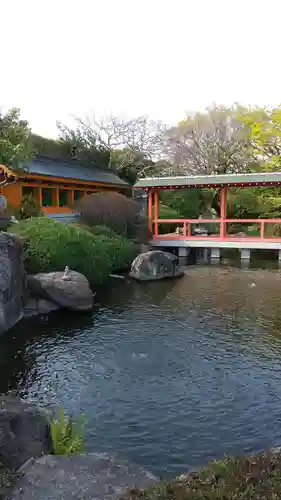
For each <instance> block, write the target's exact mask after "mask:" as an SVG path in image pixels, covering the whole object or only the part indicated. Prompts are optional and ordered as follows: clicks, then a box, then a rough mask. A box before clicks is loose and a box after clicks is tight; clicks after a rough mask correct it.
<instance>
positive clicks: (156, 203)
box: [154, 191, 159, 236]
mask: <svg viewBox="0 0 281 500" xmlns="http://www.w3.org/2000/svg"><path fill="white" fill-rule="evenodd" d="M158 218H159V193H158V191H154V221H155V222H154V236H158Z"/></svg>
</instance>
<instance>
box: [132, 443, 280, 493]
mask: <svg viewBox="0 0 281 500" xmlns="http://www.w3.org/2000/svg"><path fill="white" fill-rule="evenodd" d="M280 459H281V454H280V452H278V453H272V452H269V453H264V454H261V455H256V456H252V457H241V458H227V459H225V460H221V461H217V462H213V463H212V464H210V466H209V467H207V468H204V469H201V470H199V471H198V472H192V473H190V474H186V475H183V476H180V477H179V478H178V479H176V480H174V481H171V482H163V483H157V484H155V485H154V486H152V487H150V488H148V489H146V490H139V489H137V488H136V489H134V490H131V491H128V493H127V494H125V495H123V496H122V499H123V500H203V499H205V500H213V499H214V500H215V499H221V500H251V499H255V500H273V499H279V498H281V482H280V476H281V460H280Z"/></svg>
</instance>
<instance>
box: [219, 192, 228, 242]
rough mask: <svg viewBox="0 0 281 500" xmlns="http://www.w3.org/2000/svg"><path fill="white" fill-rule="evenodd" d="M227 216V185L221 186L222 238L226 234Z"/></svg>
mask: <svg viewBox="0 0 281 500" xmlns="http://www.w3.org/2000/svg"><path fill="white" fill-rule="evenodd" d="M226 216H227V185H225V186H223V187H222V188H221V192H220V238H221V239H224V238H225V236H226V222H225V220H226Z"/></svg>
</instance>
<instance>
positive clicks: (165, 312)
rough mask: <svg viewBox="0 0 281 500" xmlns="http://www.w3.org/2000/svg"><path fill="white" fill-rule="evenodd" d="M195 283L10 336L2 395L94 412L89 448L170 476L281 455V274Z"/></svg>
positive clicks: (191, 277)
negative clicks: (274, 452)
mask: <svg viewBox="0 0 281 500" xmlns="http://www.w3.org/2000/svg"><path fill="white" fill-rule="evenodd" d="M187 273H188V274H187V275H186V276H185V277H184V278H183V279H181V280H178V281H177V280H176V281H168V280H167V281H162V282H157V283H150V284H141V285H140V284H138V283H135V282H131V283H130V282H128V281H127V280H114V281H113V282H112V287H111V288H110V290H107V291H104V293H103V294H102V296H101V297H100V299H99V303H98V304H97V305H96V307H95V309H94V311H93V313H91V314H82V315H79V314H78V315H77V314H71V313H63V314H62V313H58V314H57V313H56V314H54V315H53V316H50V317H49V319H48V318H43V317H42V318H37V319H34V320H32V321H31V320H30V321H25V322H23V323H21V324H20V325H18V326H17V327H16V328H14V329H13V330H12V331H10V332H8V333H7V334H6V335H5V336H2V337H1V338H0V370H1V377H0V392H1V393H6V392H7V391H9V390H13V391H17V392H18V393H19V394H21V395H22V396H23V397H25V398H28V399H29V400H32V401H35V402H38V403H40V404H41V405H45V406H48V407H54V408H57V407H59V406H63V407H64V408H65V409H66V410H67V411H68V412H70V413H73V414H74V415H79V414H80V413H81V412H85V414H86V415H87V419H88V423H87V429H86V441H87V448H88V449H89V450H114V451H118V452H121V453H122V454H123V455H125V456H127V457H128V458H130V459H131V460H134V461H135V462H137V463H139V464H141V465H144V466H145V467H147V468H148V469H150V470H151V471H152V472H155V473H157V474H159V475H161V476H165V475H176V474H180V473H182V472H184V471H187V470H188V469H189V468H190V467H195V466H200V465H202V464H205V463H206V462H208V461H209V460H211V459H214V458H219V457H222V456H223V455H224V454H241V453H248V452H252V451H258V450H261V449H264V448H267V447H269V446H275V445H280V443H281V423H280V422H281V310H280V298H281V273H280V271H278V270H276V269H271V270H270V269H258V270H249V269H248V270H247V269H244V270H243V269H237V268H235V267H226V266H221V267H212V266H209V267H208V266H200V265H197V266H194V267H193V266H192V267H188V268H187Z"/></svg>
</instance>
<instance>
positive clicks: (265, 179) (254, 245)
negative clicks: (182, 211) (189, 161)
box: [134, 172, 281, 260]
mask: <svg viewBox="0 0 281 500" xmlns="http://www.w3.org/2000/svg"><path fill="white" fill-rule="evenodd" d="M280 185H281V172H268V173H261V174H260V173H252V174H233V175H206V176H179V177H151V178H144V179H139V180H138V181H137V183H136V184H135V186H134V188H135V189H136V190H138V189H141V190H145V191H146V193H147V213H148V218H149V224H150V229H151V231H152V232H153V239H152V241H151V245H152V246H153V247H162V248H163V247H176V248H178V249H179V255H180V256H182V257H186V256H187V255H188V252H189V249H190V248H209V249H210V250H211V257H212V258H216V259H219V258H220V251H221V249H222V248H236V249H239V250H240V252H241V258H242V259H246V260H249V259H250V251H251V250H253V249H261V250H278V251H279V260H281V237H280V236H274V235H273V233H272V226H273V225H279V226H280V225H281V219H261V218H259V219H228V218H227V194H228V190H229V189H230V188H233V187H234V188H245V187H261V188H262V187H276V186H280ZM192 188H214V189H219V190H220V216H219V217H216V218H208V219H207V218H206V219H203V218H200V219H159V192H161V191H162V190H167V189H174V190H179V189H192ZM159 224H161V226H162V225H163V224H169V225H171V224H174V225H175V232H173V233H165V232H162V233H161V231H160V227H159ZM198 224H200V225H202V224H208V226H212V227H213V228H214V229H213V231H212V230H211V231H209V232H208V234H207V233H206V232H204V234H198V232H196V231H194V228H195V227H196V226H198ZM234 224H235V225H236V224H242V225H243V226H247V230H249V232H250V228H251V227H252V228H253V227H254V229H256V230H257V232H258V235H253V234H247V233H234V232H233V228H231V226H233V225H234ZM270 226H271V227H270ZM162 227H163V226H162Z"/></svg>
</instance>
